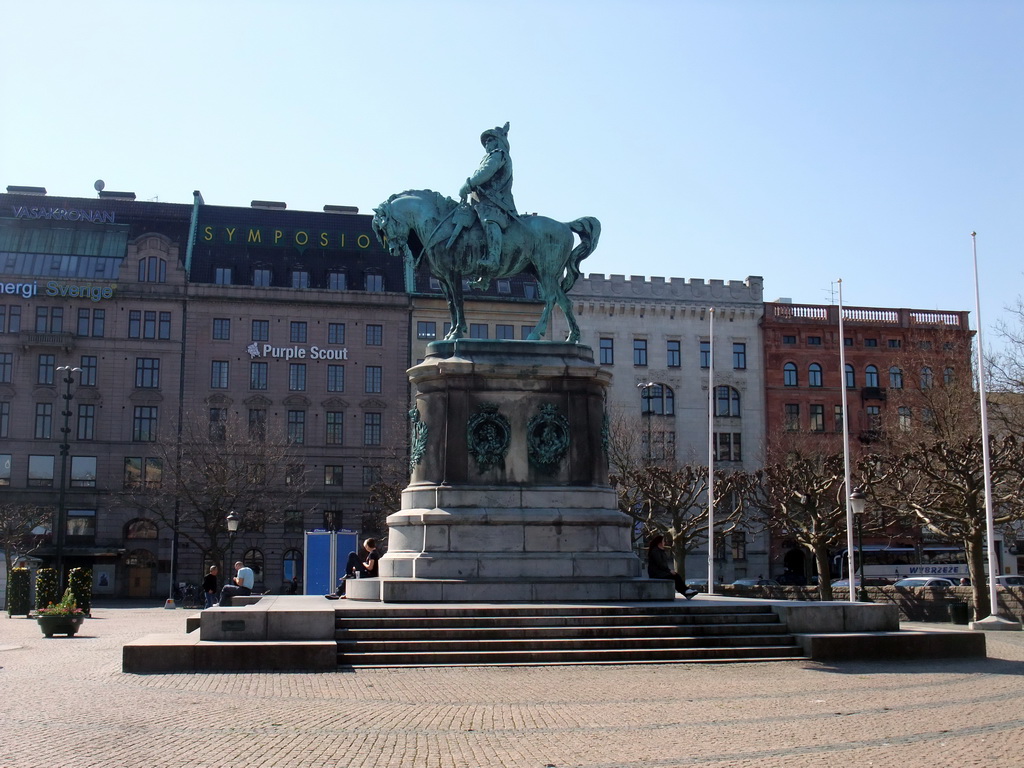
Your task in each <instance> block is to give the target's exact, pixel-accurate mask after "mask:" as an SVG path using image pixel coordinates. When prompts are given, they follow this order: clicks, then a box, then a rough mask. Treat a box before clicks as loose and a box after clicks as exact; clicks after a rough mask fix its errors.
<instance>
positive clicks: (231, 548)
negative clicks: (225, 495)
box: [224, 510, 242, 584]
mask: <svg viewBox="0 0 1024 768" xmlns="http://www.w3.org/2000/svg"><path fill="white" fill-rule="evenodd" d="M227 524H228V562H227V568H226V570H225V571H224V583H225V584H226V583H227V582H228V579H230V578H231V574H232V573H233V572H234V571H233V569H234V567H235V563H234V554H235V534H236V533H238V527H239V526H240V525H241V524H242V516H241V515H240V514H238V513H237V512H235V510H231V511H230V512H228V516H227Z"/></svg>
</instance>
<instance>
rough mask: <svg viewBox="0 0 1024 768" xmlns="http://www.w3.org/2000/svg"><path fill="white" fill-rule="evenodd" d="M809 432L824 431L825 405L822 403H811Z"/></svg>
mask: <svg viewBox="0 0 1024 768" xmlns="http://www.w3.org/2000/svg"><path fill="white" fill-rule="evenodd" d="M810 429H811V432H824V431H825V406H824V405H812V406H811V422H810Z"/></svg>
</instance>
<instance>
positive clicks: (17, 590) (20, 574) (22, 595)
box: [7, 568, 32, 616]
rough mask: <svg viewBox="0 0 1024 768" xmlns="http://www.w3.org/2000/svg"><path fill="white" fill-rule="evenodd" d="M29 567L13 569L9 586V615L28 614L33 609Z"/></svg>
mask: <svg viewBox="0 0 1024 768" xmlns="http://www.w3.org/2000/svg"><path fill="white" fill-rule="evenodd" d="M28 586H29V574H28V568H15V569H13V570H12V571H11V583H10V584H9V585H8V587H7V615H8V616H28V615H29V613H30V612H31V610H32V601H31V600H29V598H28V593H29V588H28Z"/></svg>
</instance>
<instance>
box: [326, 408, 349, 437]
mask: <svg viewBox="0 0 1024 768" xmlns="http://www.w3.org/2000/svg"><path fill="white" fill-rule="evenodd" d="M344 442H345V414H344V413H342V412H341V411H328V412H327V444H328V445H343V444H344Z"/></svg>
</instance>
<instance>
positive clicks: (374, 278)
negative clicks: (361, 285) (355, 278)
mask: <svg viewBox="0 0 1024 768" xmlns="http://www.w3.org/2000/svg"><path fill="white" fill-rule="evenodd" d="M366 290H367V291H368V292H370V293H384V275H377V274H373V273H370V274H368V275H366Z"/></svg>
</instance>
